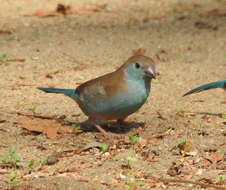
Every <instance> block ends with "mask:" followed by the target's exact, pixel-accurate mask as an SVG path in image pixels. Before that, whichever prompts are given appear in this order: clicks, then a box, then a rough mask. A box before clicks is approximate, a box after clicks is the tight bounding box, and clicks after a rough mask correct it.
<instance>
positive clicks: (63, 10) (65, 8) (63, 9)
mask: <svg viewBox="0 0 226 190" xmlns="http://www.w3.org/2000/svg"><path fill="white" fill-rule="evenodd" d="M102 10H103V7H100V6H96V7H93V8H86V9H79V10H76V9H72V8H71V7H70V6H69V5H63V4H60V3H59V4H58V5H57V7H56V10H55V11H45V10H43V9H39V10H37V11H35V13H34V14H31V15H28V16H38V17H51V16H62V15H67V14H85V15H87V14H92V13H94V12H98V11H102Z"/></svg>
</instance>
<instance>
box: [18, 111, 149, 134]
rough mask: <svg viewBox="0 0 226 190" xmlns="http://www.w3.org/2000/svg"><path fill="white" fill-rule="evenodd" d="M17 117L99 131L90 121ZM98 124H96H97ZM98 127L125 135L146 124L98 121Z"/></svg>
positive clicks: (34, 116) (46, 117)
mask: <svg viewBox="0 0 226 190" xmlns="http://www.w3.org/2000/svg"><path fill="white" fill-rule="evenodd" d="M17 115H22V116H26V117H31V118H39V119H46V120H55V121H56V122H58V123H60V124H63V125H67V126H73V125H74V126H78V127H80V129H81V130H82V131H84V132H88V131H95V132H96V131H98V130H97V128H96V127H95V126H94V124H92V123H90V121H89V120H86V121H84V122H73V121H69V120H66V119H65V118H66V117H65V116H64V115H63V116H55V115H54V116H43V115H40V114H34V113H33V114H27V113H20V112H17ZM95 123H96V122H95ZM96 124H97V125H99V126H101V127H102V128H103V129H104V130H106V131H107V132H112V133H116V134H125V133H128V132H129V131H131V130H132V129H133V128H135V129H136V128H144V127H145V123H144V122H123V123H118V122H114V121H110V122H102V121H97V123H96Z"/></svg>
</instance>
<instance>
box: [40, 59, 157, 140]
mask: <svg viewBox="0 0 226 190" xmlns="http://www.w3.org/2000/svg"><path fill="white" fill-rule="evenodd" d="M155 77H156V71H155V64H154V62H153V60H152V59H151V58H149V57H146V56H144V55H136V56H132V57H130V58H129V59H128V60H127V61H126V62H125V63H124V64H123V65H122V66H121V67H120V68H119V69H117V70H116V71H114V72H111V73H108V74H105V75H103V76H100V77H98V78H96V79H92V80H89V81H87V82H85V83H83V84H81V85H80V86H78V87H77V88H76V89H60V88H38V89H39V90H42V91H44V92H47V93H60V94H64V95H66V96H69V97H70V98H72V99H73V100H74V101H75V102H77V104H78V105H79V107H80V108H81V110H82V111H83V112H84V114H86V115H87V116H88V117H89V120H90V121H91V122H92V124H93V125H94V126H95V127H96V128H97V129H98V130H99V131H100V132H101V133H103V135H104V136H105V137H113V136H114V134H110V133H107V132H106V131H105V130H104V129H103V128H102V127H101V126H99V125H98V124H96V122H95V121H96V120H104V121H106V120H117V121H119V122H123V120H124V119H125V118H126V117H127V116H129V115H130V114H132V113H134V112H136V111H137V110H138V109H139V108H140V107H141V106H142V105H143V104H144V103H145V101H146V100H147V98H148V96H149V93H150V88H151V80H152V79H153V78H155ZM115 136H117V135H116V134H115Z"/></svg>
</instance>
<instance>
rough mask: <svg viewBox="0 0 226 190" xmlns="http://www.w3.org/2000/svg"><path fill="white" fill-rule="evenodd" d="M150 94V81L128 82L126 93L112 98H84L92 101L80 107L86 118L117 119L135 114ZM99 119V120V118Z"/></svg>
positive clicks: (101, 96)
mask: <svg viewBox="0 0 226 190" xmlns="http://www.w3.org/2000/svg"><path fill="white" fill-rule="evenodd" d="M149 92H150V80H139V81H134V80H128V91H123V92H120V93H117V94H115V95H114V96H112V97H109V96H105V95H103V94H101V95H99V96H98V97H97V96H96V97H90V94H89V95H88V96H89V97H84V99H86V100H87V99H89V100H93V101H89V102H86V103H85V104H83V105H80V107H81V109H82V110H83V112H84V113H85V114H86V115H88V116H90V115H91V116H100V117H106V118H108V119H117V118H120V117H122V116H123V117H124V116H127V115H130V114H132V113H134V112H136V111H137V110H138V109H139V108H140V107H141V106H142V105H143V104H144V103H145V101H146V100H147V98H148V95H149ZM100 117H99V118H100Z"/></svg>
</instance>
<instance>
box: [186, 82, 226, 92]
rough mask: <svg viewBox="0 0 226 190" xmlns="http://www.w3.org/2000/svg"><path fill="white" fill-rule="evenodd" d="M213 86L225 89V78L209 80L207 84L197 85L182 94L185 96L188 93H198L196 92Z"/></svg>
mask: <svg viewBox="0 0 226 190" xmlns="http://www.w3.org/2000/svg"><path fill="white" fill-rule="evenodd" d="M213 88H224V89H226V80H221V81H217V82H211V83H208V84H204V85H202V86H199V87H197V88H194V89H192V90H190V91H188V92H187V93H185V94H184V95H183V96H187V95H189V94H193V93H198V92H201V91H204V90H209V89H213Z"/></svg>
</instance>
